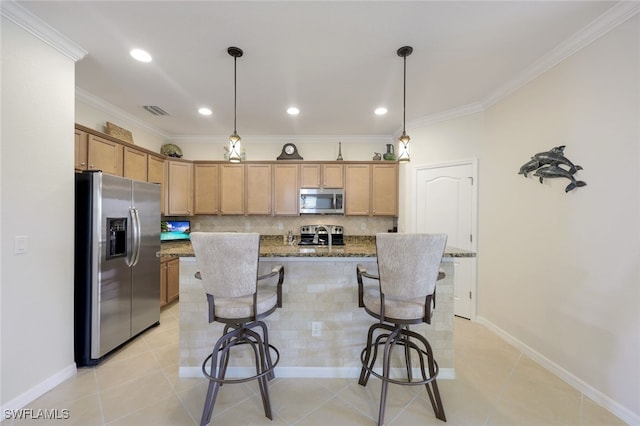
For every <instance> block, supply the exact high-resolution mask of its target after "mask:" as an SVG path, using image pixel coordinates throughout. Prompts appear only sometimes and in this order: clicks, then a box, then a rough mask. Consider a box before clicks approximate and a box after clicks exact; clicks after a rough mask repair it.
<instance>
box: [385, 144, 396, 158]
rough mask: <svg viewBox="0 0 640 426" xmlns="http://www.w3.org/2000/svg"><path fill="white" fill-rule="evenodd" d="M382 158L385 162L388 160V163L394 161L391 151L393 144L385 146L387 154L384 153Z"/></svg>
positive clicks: (394, 156)
mask: <svg viewBox="0 0 640 426" xmlns="http://www.w3.org/2000/svg"><path fill="white" fill-rule="evenodd" d="M382 158H384V159H385V160H389V161H393V160H395V159H396V154H395V152H394V151H393V144H391V143H388V144H387V152H385V153H384V155H383V156H382Z"/></svg>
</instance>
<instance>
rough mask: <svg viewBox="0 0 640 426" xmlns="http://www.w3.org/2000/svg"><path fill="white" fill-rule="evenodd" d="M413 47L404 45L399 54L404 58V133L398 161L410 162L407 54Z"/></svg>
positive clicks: (400, 139)
mask: <svg viewBox="0 0 640 426" xmlns="http://www.w3.org/2000/svg"><path fill="white" fill-rule="evenodd" d="M412 52H413V47H411V46H403V47H401V48H400V49H398V52H397V53H398V56H401V57H402V58H404V86H403V90H404V92H403V100H402V135H401V136H400V138H399V139H398V141H399V142H400V146H399V147H398V161H399V162H400V163H408V162H409V160H410V158H409V140H411V138H410V137H409V135H407V132H406V130H405V122H406V115H407V113H406V111H407V56H409V55H411V53H412Z"/></svg>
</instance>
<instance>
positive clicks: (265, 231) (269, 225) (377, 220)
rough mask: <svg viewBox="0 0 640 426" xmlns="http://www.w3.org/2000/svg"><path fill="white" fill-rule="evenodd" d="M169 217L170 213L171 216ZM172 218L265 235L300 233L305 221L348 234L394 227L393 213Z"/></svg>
mask: <svg viewBox="0 0 640 426" xmlns="http://www.w3.org/2000/svg"><path fill="white" fill-rule="evenodd" d="M164 219H165V218H163V220H164ZM167 219H169V217H167ZM170 219H171V220H181V219H183V220H190V221H191V230H192V231H204V232H228V231H235V232H257V233H259V234H261V235H283V234H286V233H287V232H288V231H293V233H294V234H298V232H299V231H300V227H301V226H304V225H339V226H342V227H343V229H344V235H346V236H352V235H375V234H377V233H379V232H388V231H389V230H390V229H392V228H393V226H394V222H395V218H393V217H366V216H333V215H307V216H215V215H198V216H190V217H176V216H171V217H170Z"/></svg>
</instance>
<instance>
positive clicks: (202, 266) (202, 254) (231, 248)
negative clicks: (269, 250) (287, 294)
mask: <svg viewBox="0 0 640 426" xmlns="http://www.w3.org/2000/svg"><path fill="white" fill-rule="evenodd" d="M190 239H191V243H192V245H193V251H194V252H195V255H196V261H197V263H198V269H199V270H200V275H201V278H202V285H203V287H204V289H205V291H206V292H207V293H208V294H210V295H212V296H214V297H224V298H231V297H243V296H250V295H252V294H254V293H255V292H256V288H257V282H258V258H259V256H260V234H257V233H236V232H192V233H191V235H190Z"/></svg>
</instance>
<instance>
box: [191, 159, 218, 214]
mask: <svg viewBox="0 0 640 426" xmlns="http://www.w3.org/2000/svg"><path fill="white" fill-rule="evenodd" d="M218 170H219V166H218V164H195V165H194V168H193V176H194V189H195V191H194V201H193V204H194V205H193V211H194V213H195V214H217V213H218V211H219V210H218V206H219V197H218V192H219V191H218Z"/></svg>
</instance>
